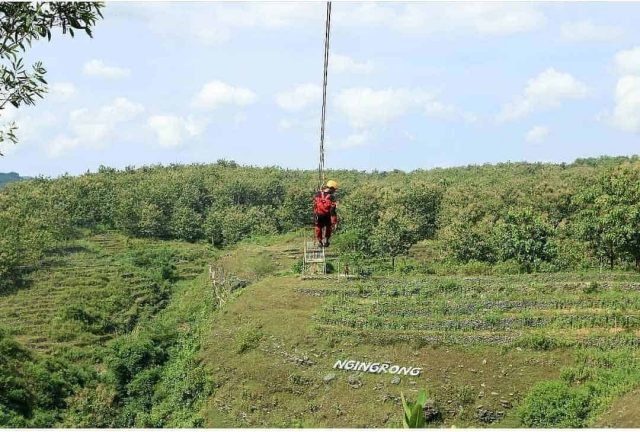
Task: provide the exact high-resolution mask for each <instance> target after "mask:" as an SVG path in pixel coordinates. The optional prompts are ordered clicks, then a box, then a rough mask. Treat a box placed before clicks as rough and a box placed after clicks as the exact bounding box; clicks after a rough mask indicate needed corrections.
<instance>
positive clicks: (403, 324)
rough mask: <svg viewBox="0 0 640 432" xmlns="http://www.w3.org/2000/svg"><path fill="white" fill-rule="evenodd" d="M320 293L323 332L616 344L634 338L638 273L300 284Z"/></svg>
mask: <svg viewBox="0 0 640 432" xmlns="http://www.w3.org/2000/svg"><path fill="white" fill-rule="evenodd" d="M299 291H300V292H302V293H305V294H307V295H316V296H326V297H327V298H326V300H325V302H324V306H323V308H322V309H321V311H320V312H319V313H317V314H316V315H315V322H316V325H317V327H318V329H319V330H320V331H321V332H329V333H335V334H354V332H356V333H358V334H359V335H360V336H361V337H363V338H366V339H367V340H370V341H376V340H378V341H381V342H393V341H401V340H409V341H421V342H423V343H438V344H442V343H444V344H465V345H469V344H471V345H475V344H491V345H495V344H499V345H512V344H516V345H518V344H520V345H527V344H531V343H538V344H543V343H547V344H553V345H554V346H596V347H607V346H611V347H621V346H632V347H635V346H639V345H640V276H637V275H634V274H630V273H621V274H612V273H608V274H597V273H595V274H585V275H579V274H554V275H544V274H542V275H522V276H505V277H465V278H456V277H428V278H423V279H419V280H407V281H401V280H375V281H367V282H362V281H358V282H351V283H348V284H347V286H346V288H344V289H322V288H320V289H300V290H299Z"/></svg>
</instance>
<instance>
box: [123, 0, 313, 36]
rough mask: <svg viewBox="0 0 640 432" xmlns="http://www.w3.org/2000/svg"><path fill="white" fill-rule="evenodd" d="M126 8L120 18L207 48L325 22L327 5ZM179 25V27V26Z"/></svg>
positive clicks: (165, 5) (212, 3)
mask: <svg viewBox="0 0 640 432" xmlns="http://www.w3.org/2000/svg"><path fill="white" fill-rule="evenodd" d="M189 6H190V7H188V8H186V7H184V5H181V4H172V3H169V2H166V3H154V4H140V5H137V4H127V5H126V6H120V5H118V6H116V5H114V8H117V9H119V11H120V12H121V16H125V17H126V18H135V19H138V20H140V21H142V22H144V24H146V25H147V26H148V28H149V29H150V30H151V31H153V32H154V33H157V34H160V35H161V36H164V37H166V38H167V40H171V41H174V40H180V39H185V38H187V39H189V40H191V41H196V42H199V43H202V44H206V45H215V44H220V43H224V42H227V41H229V40H230V39H231V38H232V37H233V36H234V35H235V34H236V33H238V32H240V31H243V30H252V29H264V30H281V29H289V28H296V27H297V28H303V27H306V26H308V25H309V24H310V23H316V24H320V23H321V22H323V20H324V15H323V11H324V4H322V3H312V2H237V3H234V2H219V3H218V2H211V3H194V4H191V5H189ZM176 23H179V24H180V25H176Z"/></svg>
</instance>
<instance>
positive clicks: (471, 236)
mask: <svg viewBox="0 0 640 432" xmlns="http://www.w3.org/2000/svg"><path fill="white" fill-rule="evenodd" d="M485 227H490V225H486V226H485ZM482 228H483V226H482V225H481V224H475V225H474V224H472V223H456V224H455V225H454V226H452V227H451V231H450V235H449V238H448V242H447V247H448V248H449V250H450V251H451V254H452V255H453V257H454V258H455V259H456V260H457V261H460V262H463V263H466V262H469V261H483V262H494V261H495V258H496V251H495V247H494V244H493V240H492V238H491V232H490V230H483V229H482Z"/></svg>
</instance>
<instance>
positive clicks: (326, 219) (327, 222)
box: [316, 215, 331, 242]
mask: <svg viewBox="0 0 640 432" xmlns="http://www.w3.org/2000/svg"><path fill="white" fill-rule="evenodd" d="M322 228H324V238H325V239H327V240H329V238H331V216H329V215H327V216H316V240H318V241H319V242H321V241H322Z"/></svg>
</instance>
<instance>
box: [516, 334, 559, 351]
mask: <svg viewBox="0 0 640 432" xmlns="http://www.w3.org/2000/svg"><path fill="white" fill-rule="evenodd" d="M514 345H515V346H517V347H520V348H529V349H532V350H536V351H550V350H552V349H555V348H558V347H560V346H561V345H562V344H561V343H560V342H559V341H558V340H557V339H554V338H552V337H550V336H547V335H544V334H540V333H533V334H529V335H526V336H522V337H521V338H519V339H518V340H516V341H515V343H514Z"/></svg>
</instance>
